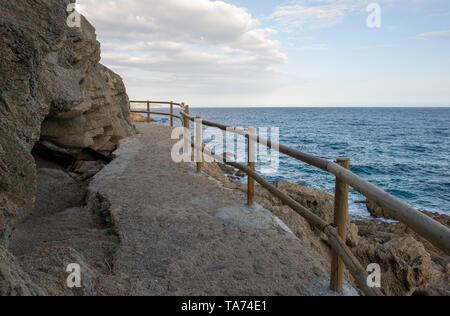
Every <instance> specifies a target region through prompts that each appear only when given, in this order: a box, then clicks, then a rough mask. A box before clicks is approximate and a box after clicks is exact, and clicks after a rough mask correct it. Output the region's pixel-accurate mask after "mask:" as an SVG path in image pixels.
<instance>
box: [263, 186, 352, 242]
mask: <svg viewBox="0 0 450 316" xmlns="http://www.w3.org/2000/svg"><path fill="white" fill-rule="evenodd" d="M274 185H275V186H276V187H277V188H278V189H279V190H281V191H282V192H284V193H286V194H288V195H289V196H290V197H291V198H292V199H294V200H295V201H297V202H298V203H300V204H301V205H303V206H304V207H306V208H308V209H310V210H311V211H312V212H313V213H314V214H316V215H318V216H319V217H320V218H322V219H323V220H324V221H326V222H327V223H333V222H334V197H333V196H332V195H330V194H328V193H326V192H324V191H321V190H313V189H310V188H309V187H307V186H306V185H303V184H295V183H289V182H276V183H274ZM271 199H273V198H272V197H271ZM278 203H279V202H278ZM347 227H348V233H347V244H348V245H349V246H351V247H354V246H355V245H357V244H358V228H357V227H356V225H354V224H352V223H351V217H349V219H348V223H347Z"/></svg>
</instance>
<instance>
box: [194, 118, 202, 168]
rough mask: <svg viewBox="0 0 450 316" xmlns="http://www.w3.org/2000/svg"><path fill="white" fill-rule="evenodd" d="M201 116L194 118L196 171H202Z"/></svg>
mask: <svg viewBox="0 0 450 316" xmlns="http://www.w3.org/2000/svg"><path fill="white" fill-rule="evenodd" d="M202 128H203V124H202V118H201V117H200V116H197V117H196V118H195V144H196V146H197V147H196V149H195V161H196V162H197V172H202V169H203V150H202V149H201V148H202V147H203V134H202V132H203V131H202Z"/></svg>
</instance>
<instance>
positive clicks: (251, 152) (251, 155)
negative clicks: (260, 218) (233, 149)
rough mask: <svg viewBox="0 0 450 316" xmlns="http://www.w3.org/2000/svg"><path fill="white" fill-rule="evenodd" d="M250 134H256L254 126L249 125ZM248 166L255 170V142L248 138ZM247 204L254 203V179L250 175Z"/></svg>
mask: <svg viewBox="0 0 450 316" xmlns="http://www.w3.org/2000/svg"><path fill="white" fill-rule="evenodd" d="M248 131H249V133H250V134H254V135H256V128H254V127H251V128H249V129H248ZM248 167H249V168H250V169H251V170H252V171H256V142H255V141H254V140H253V139H251V138H249V139H248ZM247 204H248V205H249V206H252V205H254V204H255V179H253V178H252V177H251V176H250V175H248V178H247Z"/></svg>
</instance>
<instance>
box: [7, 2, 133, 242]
mask: <svg viewBox="0 0 450 316" xmlns="http://www.w3.org/2000/svg"><path fill="white" fill-rule="evenodd" d="M70 2H71V1H69V0H45V1H33V0H15V1H9V0H0V7H1V9H0V56H1V58H0V236H6V235H8V231H9V230H10V228H11V227H14V226H15V225H17V223H18V222H20V221H21V220H23V219H24V218H25V217H26V216H27V215H28V214H29V213H30V212H31V210H32V209H33V202H34V196H35V183H36V167H35V162H34V159H33V157H32V155H31V151H32V149H33V148H34V147H35V144H36V142H38V141H41V142H42V144H43V145H45V148H47V149H48V150H49V151H50V152H54V153H57V154H58V155H59V154H62V155H67V156H69V157H75V158H78V156H79V155H82V154H83V151H84V150H85V149H86V148H88V149H90V150H92V151H96V152H99V153H101V154H103V155H109V154H110V153H111V151H112V150H114V149H115V145H116V143H117V142H118V140H119V139H120V138H123V137H126V136H129V135H132V134H133V133H134V131H133V128H132V125H131V121H130V117H129V110H128V97H127V95H126V91H125V87H124V84H123V82H122V80H121V78H120V77H119V76H118V75H116V74H114V73H113V72H112V71H110V70H109V69H107V68H106V67H104V66H102V65H100V64H99V61H100V44H99V43H98V41H97V40H96V36H95V29H94V28H93V27H92V26H91V25H90V24H89V22H87V21H86V20H85V19H84V18H83V19H82V23H81V26H82V27H81V28H70V27H68V26H67V24H66V19H67V16H68V12H67V11H66V9H67V5H68V4H69V3H70ZM0 239H2V238H0Z"/></svg>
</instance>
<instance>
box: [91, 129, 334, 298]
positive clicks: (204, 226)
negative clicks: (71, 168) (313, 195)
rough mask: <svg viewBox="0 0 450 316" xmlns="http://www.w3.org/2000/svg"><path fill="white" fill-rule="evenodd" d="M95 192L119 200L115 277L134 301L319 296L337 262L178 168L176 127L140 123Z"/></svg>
mask: <svg viewBox="0 0 450 316" xmlns="http://www.w3.org/2000/svg"><path fill="white" fill-rule="evenodd" d="M138 128H139V131H140V132H141V134H139V135H137V136H135V137H131V138H128V139H125V140H123V141H122V143H121V146H120V148H119V150H118V151H117V152H116V155H117V158H116V159H115V160H114V161H113V162H112V163H111V164H110V165H108V166H107V167H106V168H105V169H103V170H102V171H101V172H100V173H99V174H98V175H97V176H96V177H95V178H94V180H93V181H92V183H91V185H90V188H89V190H90V191H91V192H95V193H98V194H100V195H101V196H102V197H104V198H106V199H107V200H108V201H109V202H110V203H111V208H110V210H111V214H112V217H113V219H114V222H115V227H116V231H117V234H118V236H119V238H120V245H119V246H118V249H117V252H116V254H115V260H114V267H113V269H114V273H117V274H118V275H119V274H120V275H124V276H127V278H129V280H130V284H131V293H130V294H131V295H312V294H315V293H316V292H311V291H313V290H311V289H312V288H315V286H314V284H317V280H318V279H324V278H327V277H328V276H329V265H328V263H326V262H325V261H324V259H323V258H322V257H321V256H320V255H319V254H318V253H317V252H315V251H314V250H312V249H311V248H309V247H306V246H304V245H302V242H301V241H300V240H298V239H297V238H296V237H295V236H294V235H292V234H291V233H289V232H288V231H287V230H286V229H285V228H283V227H284V226H283V225H282V223H280V222H279V220H278V219H277V218H275V217H274V216H273V215H272V214H271V213H270V212H268V211H266V210H264V209H262V208H261V207H255V208H248V207H247V206H246V205H245V201H242V200H238V199H236V198H233V194H231V193H230V191H229V190H227V189H226V188H222V187H221V186H220V185H218V183H217V182H216V181H214V180H211V179H210V178H208V177H207V176H201V175H197V174H196V173H195V168H194V166H192V165H191V164H188V163H181V164H176V163H174V162H173V161H172V160H171V156H170V152H171V148H172V145H173V144H174V142H175V141H171V140H170V134H171V129H170V128H169V127H164V126H158V125H147V124H142V125H139V126H138Z"/></svg>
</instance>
